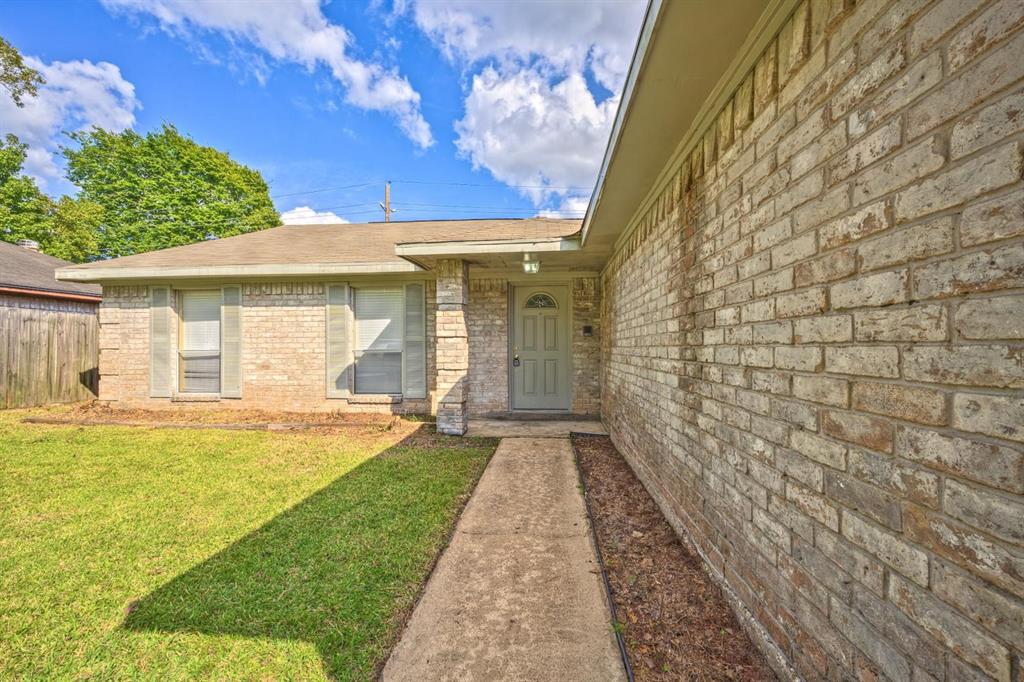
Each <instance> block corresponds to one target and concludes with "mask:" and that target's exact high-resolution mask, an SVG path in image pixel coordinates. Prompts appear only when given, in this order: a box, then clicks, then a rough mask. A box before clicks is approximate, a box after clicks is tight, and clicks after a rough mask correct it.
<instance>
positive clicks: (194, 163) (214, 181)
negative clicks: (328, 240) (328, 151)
mask: <svg viewBox="0 0 1024 682" xmlns="http://www.w3.org/2000/svg"><path fill="white" fill-rule="evenodd" d="M70 137H71V139H72V140H73V141H74V142H76V143H78V146H77V147H65V148H64V150H63V151H64V155H65V157H66V158H67V161H68V179H69V180H71V181H72V182H74V183H75V184H76V185H78V187H79V188H80V189H81V191H80V193H79V199H80V200H85V201H89V202H92V203H94V204H96V205H98V206H100V207H102V211H103V217H102V223H101V224H100V227H99V230H98V233H97V242H98V244H97V246H98V249H99V253H100V254H102V255H103V256H106V257H113V256H126V255H129V254H133V253H141V252H144V251H152V250H154V249H162V248H166V247H168V246H178V245H181V244H190V243H192V242H196V241H200V240H203V239H210V238H215V237H230V236H233V235H237V234H243V233H245V232H252V231H255V230H262V229H265V228H268V227H273V226H275V225H278V224H280V216H279V215H278V214H277V211H276V210H275V209H274V205H273V202H271V200H270V194H269V192H268V190H267V184H266V182H264V180H263V177H262V176H261V175H260V173H259V172H258V171H256V170H253V169H251V168H247V167H246V166H243V165H241V164H239V163H237V162H236V161H233V160H232V159H231V158H230V157H229V156H228V155H227V154H225V153H223V152H220V151H218V150H216V149H213V148H211V147H204V146H202V145H199V144H196V143H195V142H194V141H193V140H192V139H191V138H189V137H186V136H183V135H181V134H180V133H179V132H178V131H177V129H176V128H174V126H170V125H164V126H163V127H162V128H161V129H160V130H159V131H156V132H151V133H148V134H146V135H139V134H138V133H136V132H135V131H132V130H126V131H124V132H121V133H113V132H109V131H106V130H101V129H99V128H94V129H92V130H90V131H85V132H78V133H71V134H70Z"/></svg>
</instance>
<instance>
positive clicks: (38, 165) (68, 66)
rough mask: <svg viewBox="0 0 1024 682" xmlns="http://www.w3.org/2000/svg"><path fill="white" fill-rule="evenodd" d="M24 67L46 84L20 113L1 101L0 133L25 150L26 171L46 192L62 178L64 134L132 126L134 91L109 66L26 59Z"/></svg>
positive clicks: (6, 100) (135, 104) (135, 103)
mask: <svg viewBox="0 0 1024 682" xmlns="http://www.w3.org/2000/svg"><path fill="white" fill-rule="evenodd" d="M25 61H26V63H27V64H28V65H29V66H31V67H32V68H34V69H36V70H37V71H39V72H40V73H41V74H42V75H43V77H44V78H45V79H46V84H45V85H44V86H42V87H41V88H39V94H38V95H37V96H36V97H26V98H25V106H24V107H22V108H19V107H17V106H15V105H14V103H13V102H12V101H11V100H10V98H8V97H0V133H4V134H6V133H14V134H15V135H17V136H18V138H19V139H20V140H21V141H22V142H25V143H27V144H28V145H29V149H28V155H27V158H26V160H25V171H26V172H27V173H28V174H30V175H33V176H35V177H36V178H37V179H39V181H40V182H41V183H42V184H43V185H44V186H45V185H49V184H51V183H52V182H53V181H55V180H57V179H59V178H60V177H61V176H62V174H63V172H62V167H61V163H60V159H59V156H58V155H59V147H60V145H61V144H62V143H63V142H65V141H66V140H64V139H62V136H61V132H62V131H64V130H82V129H87V128H91V127H93V126H98V127H100V128H105V129H107V130H112V131H121V130H124V129H125V128H130V127H132V126H133V125H134V124H135V110H136V109H139V108H141V104H140V103H139V101H138V99H137V98H136V97H135V86H133V85H132V84H131V83H129V82H128V81H127V80H125V79H124V77H123V76H122V75H121V70H120V69H119V68H118V67H117V66H115V65H113V64H110V63H109V62H90V61H87V60H80V61H73V62H51V63H49V64H45V63H43V62H41V61H39V60H38V59H35V58H32V57H27V58H26V60H25Z"/></svg>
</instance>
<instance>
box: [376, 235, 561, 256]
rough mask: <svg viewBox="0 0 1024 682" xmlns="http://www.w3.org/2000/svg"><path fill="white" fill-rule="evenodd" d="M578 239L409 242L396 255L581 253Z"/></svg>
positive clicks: (399, 248) (397, 248) (548, 238)
mask: <svg viewBox="0 0 1024 682" xmlns="http://www.w3.org/2000/svg"><path fill="white" fill-rule="evenodd" d="M579 249H580V240H579V238H578V237H575V236H570V237H544V238H538V239H488V240H472V241H451V242H410V243H407V244H396V245H395V255H397V256H399V257H402V258H409V257H416V256H433V257H438V256H452V257H457V256H474V255H486V254H502V253H543V252H551V251H579Z"/></svg>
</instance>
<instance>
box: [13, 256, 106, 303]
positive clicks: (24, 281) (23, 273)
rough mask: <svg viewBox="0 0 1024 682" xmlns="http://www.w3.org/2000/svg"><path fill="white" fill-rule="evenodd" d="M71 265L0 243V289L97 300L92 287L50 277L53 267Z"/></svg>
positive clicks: (92, 285)
mask: <svg viewBox="0 0 1024 682" xmlns="http://www.w3.org/2000/svg"><path fill="white" fill-rule="evenodd" d="M66 265H71V263H68V262H67V261H65V260H61V259H60V258H54V257H53V256H47V255H46V254H45V253H40V252H38V251H32V250H30V249H26V248H25V247H23V246H17V245H16V244H10V243H8V242H0V289H19V290H24V292H25V293H26V294H28V293H39V294H42V295H49V296H51V297H58V298H79V297H82V296H88V297H92V298H95V299H96V300H99V298H100V291H101V290H100V287H99V286H97V285H95V284H78V283H76V282H60V281H57V280H56V279H55V278H54V271H55V270H56V269H57V268H60V267H64V266H66Z"/></svg>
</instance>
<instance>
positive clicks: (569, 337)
mask: <svg viewBox="0 0 1024 682" xmlns="http://www.w3.org/2000/svg"><path fill="white" fill-rule="evenodd" d="M520 287H521V288H526V287H529V288H531V289H532V288H534V287H565V292H566V300H565V325H566V334H565V336H566V343H567V344H568V346H567V348H566V357H567V361H566V363H565V364H566V368H567V381H566V385H567V387H568V391H567V395H566V407H564V408H529V407H516V404H515V392H516V390H515V376H514V369H515V368H514V367H513V366H512V355H513V353H512V347H513V346H514V345H515V339H516V305H515V301H516V288H520ZM506 305H507V308H508V326H507V328H508V343H507V344H506V348H505V364H506V367H507V368H508V409H509V412H543V413H545V414H571V413H572V401H573V398H574V392H575V389H576V382H575V375H574V374H573V352H572V341H573V310H572V279H571V278H570V279H564V280H550V279H546V280H536V281H534V280H529V279H527V280H522V279H515V280H512V279H510V280H508V299H507V304H506Z"/></svg>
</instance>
